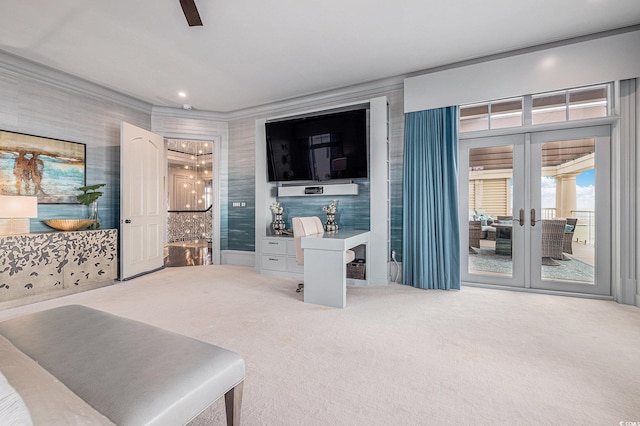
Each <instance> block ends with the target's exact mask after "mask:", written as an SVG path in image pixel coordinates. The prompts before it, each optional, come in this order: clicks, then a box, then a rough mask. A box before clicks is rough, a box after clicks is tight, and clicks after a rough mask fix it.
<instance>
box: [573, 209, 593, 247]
mask: <svg viewBox="0 0 640 426" xmlns="http://www.w3.org/2000/svg"><path fill="white" fill-rule="evenodd" d="M571 216H573V217H577V218H578V223H576V230H575V233H574V234H573V237H574V238H575V239H577V240H578V241H580V242H585V243H586V244H595V242H596V212H595V211H593V210H571Z"/></svg>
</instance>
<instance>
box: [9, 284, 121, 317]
mask: <svg viewBox="0 0 640 426" xmlns="http://www.w3.org/2000/svg"><path fill="white" fill-rule="evenodd" d="M116 283H117V282H116V281H115V280H106V281H99V282H94V283H90V284H83V285H81V286H72V287H68V288H62V289H60V290H56V291H50V292H46V293H40V294H34V295H33V296H26V297H21V298H18V299H13V300H7V301H4V302H0V311H3V310H5V309H9V308H15V307H18V306H23V305H30V304H32V303H37V302H43V301H45V300H50V299H56V298H58V297H63V296H69V295H71V294H76V293H82V292H85V291H90V290H95V289H97V288H101V287H106V286H110V285H114V284H116Z"/></svg>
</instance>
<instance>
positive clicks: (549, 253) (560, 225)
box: [542, 219, 567, 266]
mask: <svg viewBox="0 0 640 426" xmlns="http://www.w3.org/2000/svg"><path fill="white" fill-rule="evenodd" d="M566 224H567V221H566V219H551V220H542V264H543V265H547V266H558V265H560V264H559V263H558V262H556V261H555V260H553V259H559V260H561V259H562V246H563V242H564V227H565V225H566Z"/></svg>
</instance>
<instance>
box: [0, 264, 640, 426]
mask: <svg viewBox="0 0 640 426" xmlns="http://www.w3.org/2000/svg"><path fill="white" fill-rule="evenodd" d="M295 286H296V282H295V281H293V280H287V279H280V278H275V277H269V276H263V275H259V274H256V273H255V272H253V270H252V269H248V268H241V267H230V266H199V267H191V268H170V269H166V270H164V271H161V272H157V273H154V274H151V275H148V276H144V277H141V278H137V279H135V280H132V281H128V282H125V283H118V284H116V285H114V286H110V287H105V288H101V289H97V290H93V291H90V292H85V293H80V294H76V295H72V296H67V297H63V298H59V299H54V300H49V301H46V302H41V303H37V304H32V305H27V306H22V307H18V308H13V309H9V310H5V311H1V312H0V320H3V319H7V318H11V317H15V316H17V315H20V314H23V313H27V312H33V311H38V310H42V309H45V308H48V307H52V306H59V305H63V304H71V303H79V304H85V305H88V306H92V307H94V308H97V309H102V310H105V311H108V312H112V313H114V314H118V315H122V316H125V317H129V318H134V319H137V320H140V321H144V322H146V323H149V324H153V325H156V326H159V327H163V328H166V329H170V330H173V331H176V332H179V333H182V334H186V335H189V336H192V337H195V338H198V339H202V340H205V341H208V342H211V343H214V344H216V345H219V346H223V347H225V348H229V349H231V350H234V351H236V352H238V353H239V354H241V355H242V356H243V357H244V359H245V361H246V364H247V378H246V381H245V386H244V400H243V407H242V424H243V425H277V426H280V425H296V426H300V425H385V426H386V425H560V424H562V425H618V424H620V422H627V421H629V422H640V310H639V309H637V308H635V307H631V306H624V305H619V304H616V303H614V302H606V301H598V300H590V299H578V298H568V297H560V296H547V295H538V294H525V293H518V292H510V291H500V290H486V289H479V288H467V287H465V288H463V289H462V290H461V291H449V292H445V291H438V290H431V291H425V290H418V289H414V288H411V287H406V286H402V285H390V286H388V287H385V288H349V289H348V292H347V293H348V295H347V308H346V309H344V310H342V309H334V308H326V307H321V306H314V305H309V304H305V303H302V301H301V300H302V295H301V294H297V293H296V292H295V291H294V288H295ZM149 356H150V357H151V356H153V354H149ZM176 362H180V360H179V359H176ZM224 419H225V417H224V411H223V403H222V401H218V402H217V403H216V404H214V405H213V406H212V407H211V408H210V409H208V410H207V411H206V412H204V413H203V414H202V415H201V416H200V417H199V418H198V419H196V420H195V421H194V422H193V423H194V424H197V425H200V424H214V425H218V424H219V425H223V424H224V422H225V420H224Z"/></svg>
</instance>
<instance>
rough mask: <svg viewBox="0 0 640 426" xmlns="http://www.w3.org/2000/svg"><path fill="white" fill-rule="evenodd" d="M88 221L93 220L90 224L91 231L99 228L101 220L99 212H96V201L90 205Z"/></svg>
mask: <svg viewBox="0 0 640 426" xmlns="http://www.w3.org/2000/svg"><path fill="white" fill-rule="evenodd" d="M89 219H93V220H94V221H95V222H93V223H92V224H91V226H90V228H91V229H98V228H100V222H101V220H102V219H101V218H100V211H99V210H98V200H96V201H94V202H93V203H92V204H91V216H90V217H89Z"/></svg>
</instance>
